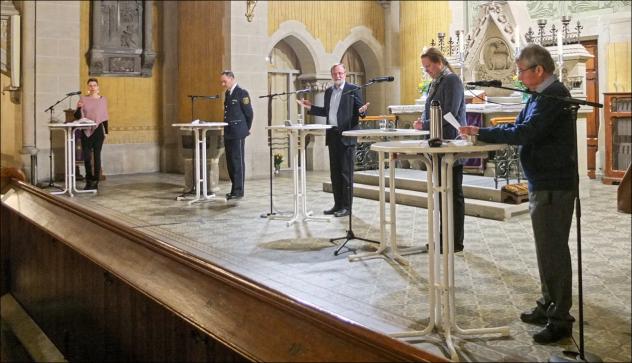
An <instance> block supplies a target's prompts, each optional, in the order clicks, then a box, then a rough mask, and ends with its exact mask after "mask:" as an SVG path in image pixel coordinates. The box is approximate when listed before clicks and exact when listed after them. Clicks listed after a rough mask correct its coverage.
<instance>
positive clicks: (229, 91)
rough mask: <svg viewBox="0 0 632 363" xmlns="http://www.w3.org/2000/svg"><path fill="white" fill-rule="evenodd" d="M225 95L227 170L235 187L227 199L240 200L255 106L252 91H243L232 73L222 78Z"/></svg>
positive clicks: (225, 74)
mask: <svg viewBox="0 0 632 363" xmlns="http://www.w3.org/2000/svg"><path fill="white" fill-rule="evenodd" d="M220 82H221V84H222V87H224V88H225V89H226V93H225V95H224V122H226V123H227V124H228V125H227V126H224V148H225V150H226V166H227V167H228V175H229V176H230V181H231V183H232V187H231V189H230V193H227V194H226V199H240V198H242V197H243V196H244V179H245V165H244V145H245V143H246V136H248V135H250V127H251V126H252V104H251V102H250V96H249V95H248V91H246V90H245V89H243V88H241V87H239V86H238V85H237V82H236V81H235V74H234V73H233V72H232V71H223V72H222V74H221V76H220Z"/></svg>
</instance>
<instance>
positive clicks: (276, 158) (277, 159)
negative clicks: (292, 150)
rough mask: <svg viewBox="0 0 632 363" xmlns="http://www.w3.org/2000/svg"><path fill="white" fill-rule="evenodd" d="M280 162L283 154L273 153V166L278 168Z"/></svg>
mask: <svg viewBox="0 0 632 363" xmlns="http://www.w3.org/2000/svg"><path fill="white" fill-rule="evenodd" d="M282 163H283V155H281V154H274V167H275V168H277V169H278V168H279V167H280V166H281V164H282Z"/></svg>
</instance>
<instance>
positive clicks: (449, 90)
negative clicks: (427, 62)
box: [422, 73, 466, 140]
mask: <svg viewBox="0 0 632 363" xmlns="http://www.w3.org/2000/svg"><path fill="white" fill-rule="evenodd" d="M433 100H437V101H439V103H440V104H441V113H442V115H441V121H442V125H443V126H442V131H443V139H444V140H453V139H456V137H457V136H458V135H459V131H458V130H457V129H455V128H454V127H452V125H450V123H448V121H446V120H445V119H444V118H443V115H445V114H447V113H448V112H451V113H452V116H454V118H455V119H456V120H457V121H459V123H460V124H461V125H463V126H465V125H466V120H465V97H464V94H463V83H462V82H461V79H460V78H459V76H457V75H456V74H454V73H449V74H446V75H445V76H443V77H442V78H441V80H440V81H439V84H438V85H437V86H436V88H435V89H431V90H430V92H429V93H428V98H427V99H426V104H425V107H424V119H423V121H424V122H423V125H422V128H423V129H424V130H430V103H431V102H432V101H433Z"/></svg>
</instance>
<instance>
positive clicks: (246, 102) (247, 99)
mask: <svg viewBox="0 0 632 363" xmlns="http://www.w3.org/2000/svg"><path fill="white" fill-rule="evenodd" d="M241 102H243V103H244V105H247V104H249V103H250V98H248V97H244V98H243V99H242V100H241Z"/></svg>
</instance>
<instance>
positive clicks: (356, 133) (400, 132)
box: [342, 129, 430, 137]
mask: <svg viewBox="0 0 632 363" xmlns="http://www.w3.org/2000/svg"><path fill="white" fill-rule="evenodd" d="M428 134H430V132H429V131H425V130H416V129H361V130H349V131H344V132H343V133H342V136H353V137H376V136H381V137H393V136H423V135H428Z"/></svg>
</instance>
